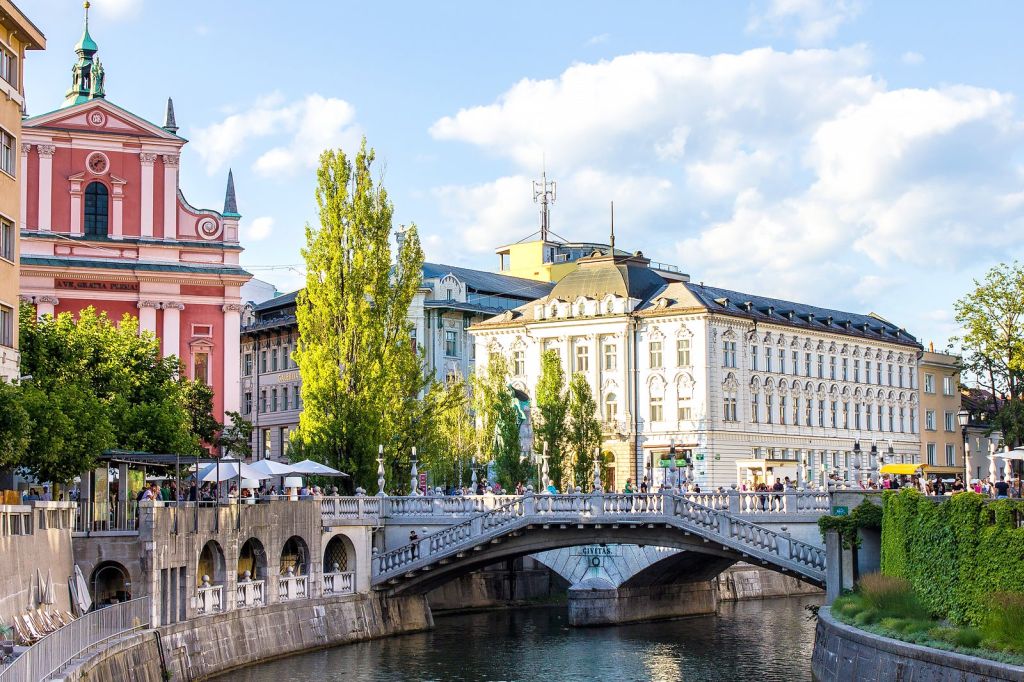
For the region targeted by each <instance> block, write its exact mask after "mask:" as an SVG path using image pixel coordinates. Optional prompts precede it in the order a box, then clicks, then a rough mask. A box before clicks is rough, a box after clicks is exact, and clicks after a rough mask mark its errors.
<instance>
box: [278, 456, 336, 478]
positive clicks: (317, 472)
mask: <svg viewBox="0 0 1024 682" xmlns="http://www.w3.org/2000/svg"><path fill="white" fill-rule="evenodd" d="M288 472H289V473H293V474H308V475H312V476H344V477H345V478H348V474H345V473H342V472H340V471H338V470H337V469H332V468H331V467H329V466H327V465H326V464H321V463H320V462H314V461H313V460H311V459H304V460H302V461H301V462H295V463H294V464H289V465H288Z"/></svg>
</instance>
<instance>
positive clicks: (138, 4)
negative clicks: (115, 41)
mask: <svg viewBox="0 0 1024 682" xmlns="http://www.w3.org/2000/svg"><path fill="white" fill-rule="evenodd" d="M90 5H92V7H93V9H95V10H96V11H97V12H98V13H99V14H101V15H103V16H104V17H106V18H108V19H128V18H131V17H134V16H136V15H138V13H139V12H140V11H141V10H142V0H92V1H91V2H90Z"/></svg>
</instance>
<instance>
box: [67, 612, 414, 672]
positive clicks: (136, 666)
mask: <svg viewBox="0 0 1024 682" xmlns="http://www.w3.org/2000/svg"><path fill="white" fill-rule="evenodd" d="M432 626H433V619H432V617H431V615H430V609H429V607H428V606H427V602H426V599H425V598H424V597H422V596H410V597H396V598H388V597H385V596H383V595H379V594H369V595H365V594H362V595H351V596H346V597H333V598H321V599H310V600H306V601H303V602H300V603H294V602H293V603H282V604H273V605H271V606H266V607H263V608H257V609H238V610H234V611H228V612H227V613H220V614H214V615H210V616H201V617H199V618H194V619H192V620H189V621H186V622H182V623H176V624H174V625H169V626H166V627H162V628H159V629H158V630H157V631H155V632H154V631H149V632H145V633H142V634H139V635H136V636H134V637H130V638H126V639H125V640H122V641H120V642H117V643H115V644H113V645H112V646H110V647H108V648H107V649H106V650H104V651H103V652H102V653H100V654H98V655H96V656H94V657H92V658H91V659H89V660H88V661H85V662H83V663H82V664H80V665H78V666H77V667H75V668H73V669H72V670H70V671H69V672H68V674H67V675H65V678H64V679H65V680H67V681H68V682H74V681H77V680H89V681H92V680H96V681H97V682H99V681H106V680H136V681H138V682H160V681H161V680H163V679H164V678H163V668H164V667H166V670H167V671H168V672H169V673H170V676H171V677H170V679H172V680H202V679H206V678H208V677H211V676H213V675H217V674H219V673H223V672H225V671H227V670H231V669H233V668H238V667H241V666H246V665H251V664H254V663H258V662H260V661H266V660H270V659H274V658H280V657H282V656H288V655H291V654H296V653H300V652H304V651H311V650H314V649H322V648H325V647H331V646H337V645H339V644H346V643H349V642H357V641H361V640H366V639H373V638H377V637H386V636H389V635H397V634H402V633H407V632H417V631H420V630H426V629H429V628H430V627H432Z"/></svg>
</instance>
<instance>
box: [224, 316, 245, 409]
mask: <svg viewBox="0 0 1024 682" xmlns="http://www.w3.org/2000/svg"><path fill="white" fill-rule="evenodd" d="M223 310H224V353H223V364H224V411H225V412H238V411H239V403H240V400H241V398H240V396H239V391H240V390H241V387H240V384H239V376H238V375H239V367H238V363H239V360H240V343H239V339H238V333H239V331H240V329H241V314H242V304H241V303H225V304H224V307H223Z"/></svg>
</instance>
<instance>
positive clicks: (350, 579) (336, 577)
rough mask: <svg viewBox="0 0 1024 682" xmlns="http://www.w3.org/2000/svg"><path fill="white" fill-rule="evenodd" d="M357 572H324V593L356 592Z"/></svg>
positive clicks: (325, 594)
mask: <svg viewBox="0 0 1024 682" xmlns="http://www.w3.org/2000/svg"><path fill="white" fill-rule="evenodd" d="M355 585H356V574H355V573H354V572H352V571H336V572H334V573H324V575H323V595H324V596H325V597H326V596H328V595H335V594H354V593H355V591H356V588H355Z"/></svg>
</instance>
